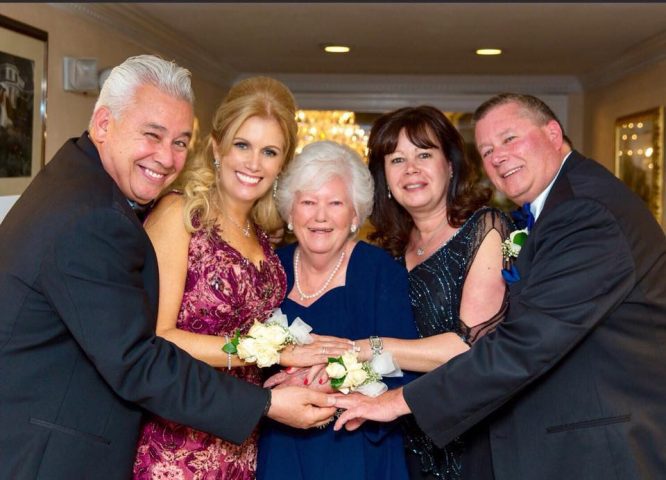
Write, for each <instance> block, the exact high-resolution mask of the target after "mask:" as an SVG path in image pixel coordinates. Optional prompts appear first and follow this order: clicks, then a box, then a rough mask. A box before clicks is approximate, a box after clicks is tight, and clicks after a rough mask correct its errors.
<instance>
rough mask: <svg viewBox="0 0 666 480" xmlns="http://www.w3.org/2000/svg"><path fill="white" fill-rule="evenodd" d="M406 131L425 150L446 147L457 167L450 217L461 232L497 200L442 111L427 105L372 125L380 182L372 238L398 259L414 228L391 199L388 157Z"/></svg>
mask: <svg viewBox="0 0 666 480" xmlns="http://www.w3.org/2000/svg"><path fill="white" fill-rule="evenodd" d="M403 129H404V130H405V134H406V135H407V138H409V140H410V141H411V142H412V143H413V144H414V145H416V146H417V147H419V148H440V147H441V149H442V152H444V156H445V157H446V159H447V160H448V161H449V162H450V164H451V168H452V169H453V177H452V178H451V181H450V182H449V188H448V191H447V192H446V215H447V220H448V222H449V224H450V225H451V226H454V227H459V226H461V225H462V224H463V223H464V222H465V220H467V219H468V218H469V217H470V215H471V214H472V213H474V212H475V211H476V210H477V209H479V208H480V207H482V206H483V205H485V204H486V203H487V202H488V201H489V200H490V197H491V195H492V191H491V189H490V188H488V187H485V186H482V185H480V184H479V183H478V180H479V172H478V169H477V168H475V165H474V164H473V162H471V161H470V159H468V158H467V156H466V155H465V143H464V140H463V138H462V136H461V135H460V133H459V132H458V130H456V128H455V127H454V126H453V124H452V123H451V122H450V121H449V120H448V119H447V118H446V116H445V115H444V114H443V113H442V112H441V111H440V110H438V109H436V108H434V107H431V106H428V105H422V106H420V107H405V108H401V109H398V110H395V111H393V112H389V113H386V114H384V115H382V116H381V117H379V118H378V119H377V120H376V121H375V122H374V124H373V125H372V129H371V130H370V137H369V139H368V150H369V153H368V160H369V167H370V173H372V177H373V179H374V181H375V196H374V209H373V212H372V215H371V216H370V221H371V222H372V224H373V226H374V227H375V231H374V232H373V233H371V234H370V235H369V238H370V240H372V241H375V242H377V243H378V244H379V245H380V246H381V247H382V248H385V249H386V250H388V251H389V252H391V253H392V254H393V255H395V256H399V255H403V254H404V253H405V249H406V247H407V243H408V241H409V234H410V232H411V230H412V228H413V226H414V222H413V220H412V217H411V216H410V215H409V213H407V211H406V210H405V209H404V208H403V207H402V206H401V205H400V204H398V203H397V202H396V201H395V200H393V199H389V198H388V187H387V185H386V174H385V171H384V156H385V155H388V154H390V153H393V152H394V151H395V149H396V146H397V144H398V136H399V134H400V132H401V131H402V130H403Z"/></svg>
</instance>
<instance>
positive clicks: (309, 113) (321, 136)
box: [296, 110, 368, 162]
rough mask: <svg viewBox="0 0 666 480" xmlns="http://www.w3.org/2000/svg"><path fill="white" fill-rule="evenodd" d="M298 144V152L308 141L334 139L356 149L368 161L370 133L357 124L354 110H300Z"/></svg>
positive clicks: (298, 112) (298, 114) (297, 116)
mask: <svg viewBox="0 0 666 480" xmlns="http://www.w3.org/2000/svg"><path fill="white" fill-rule="evenodd" d="M296 121H297V122H298V144H297V145H296V153H301V150H303V147H304V146H305V145H307V144H308V143H312V142H316V141H319V140H333V141H335V142H338V143H342V144H344V145H347V146H348V147H351V148H352V149H353V150H355V151H356V152H357V153H358V154H359V155H360V156H361V158H362V159H363V161H364V162H366V161H367V159H366V157H367V149H368V147H367V145H368V134H367V133H366V132H365V130H364V129H363V128H361V127H360V126H359V125H357V124H356V117H355V115H354V112H349V111H342V110H298V111H297V112H296Z"/></svg>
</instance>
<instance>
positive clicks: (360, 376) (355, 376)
mask: <svg viewBox="0 0 666 480" xmlns="http://www.w3.org/2000/svg"><path fill="white" fill-rule="evenodd" d="M367 379H368V374H367V372H366V371H365V370H363V369H362V368H359V369H356V370H351V371H348V372H347V376H346V377H345V379H344V381H343V382H342V387H343V388H344V387H348V388H355V387H358V386H359V385H361V384H363V382H365V381H366V380H367Z"/></svg>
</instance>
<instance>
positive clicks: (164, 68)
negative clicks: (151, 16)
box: [90, 55, 194, 127]
mask: <svg viewBox="0 0 666 480" xmlns="http://www.w3.org/2000/svg"><path fill="white" fill-rule="evenodd" d="M190 76H191V73H190V71H189V70H187V69H186V68H183V67H180V66H179V65H177V64H176V63H175V62H173V61H167V60H164V59H162V58H160V57H157V56H155V55H137V56H135V57H129V58H128V59H127V60H125V61H124V62H123V63H121V64H120V65H118V66H117V67H115V68H114V69H113V70H111V73H110V74H109V77H108V78H107V79H106V81H105V82H104V85H102V90H101V91H100V92H99V97H98V98H97V102H96V103H95V108H94V109H93V116H94V114H95V113H94V112H96V111H97V110H98V109H99V108H101V107H107V108H108V109H109V110H110V111H111V114H112V115H113V116H114V118H118V116H119V115H120V113H121V112H122V111H123V109H124V108H125V107H127V106H128V105H129V103H130V102H131V101H132V97H133V96H134V92H135V90H136V89H137V88H138V87H140V86H142V85H151V86H153V87H156V88H158V89H160V90H161V91H162V92H164V93H166V94H168V95H171V96H173V97H175V98H178V99H180V100H184V101H186V102H188V103H189V104H190V105H191V104H193V103H194V92H193V91H192V84H191V81H190ZM90 126H91V127H92V119H91V125H90Z"/></svg>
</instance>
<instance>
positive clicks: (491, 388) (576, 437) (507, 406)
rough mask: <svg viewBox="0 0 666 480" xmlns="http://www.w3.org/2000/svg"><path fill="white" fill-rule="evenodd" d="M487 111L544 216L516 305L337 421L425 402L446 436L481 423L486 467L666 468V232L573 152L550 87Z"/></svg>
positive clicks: (583, 474) (478, 454) (509, 166)
mask: <svg viewBox="0 0 666 480" xmlns="http://www.w3.org/2000/svg"><path fill="white" fill-rule="evenodd" d="M475 122H476V129H475V136H476V143H477V147H478V149H479V152H480V153H481V156H482V158H483V163H484V167H485V169H486V172H487V174H488V176H489V178H490V179H491V181H492V182H493V183H494V184H495V186H496V187H497V188H498V189H500V190H501V191H503V192H504V193H506V194H507V196H508V197H509V198H511V199H512V200H513V201H515V202H516V203H518V204H522V203H525V202H529V203H530V204H531V205H530V210H531V212H532V214H533V215H534V217H535V219H536V223H535V224H534V225H533V227H532V229H531V230H530V232H529V235H528V238H527V241H526V243H525V244H524V245H523V247H522V250H521V251H520V253H519V255H518V257H517V258H516V259H515V262H514V267H515V269H514V273H515V275H514V277H513V280H514V281H513V282H512V283H511V284H510V287H509V288H510V306H509V313H508V316H507V318H506V319H505V320H504V322H503V323H502V324H501V325H500V326H499V327H498V328H497V330H496V331H495V332H493V333H491V334H489V335H487V336H486V337H484V338H482V339H480V340H479V341H478V342H477V343H475V344H474V346H473V347H472V348H471V349H470V350H469V351H467V352H465V353H464V354H462V355H460V356H458V357H456V358H454V359H452V360H451V361H449V362H448V363H447V364H445V365H443V366H441V367H439V368H438V369H436V370H434V371H433V372H431V373H429V374H426V375H424V376H422V377H420V378H419V379H417V380H415V381H413V382H412V383H410V384H409V385H407V386H405V387H404V389H403V390H394V391H390V392H388V393H386V394H385V395H383V396H381V397H379V398H378V399H375V400H374V401H373V400H369V399H365V398H361V399H352V398H345V399H341V400H338V406H340V407H343V408H346V407H349V410H348V411H347V412H345V413H344V414H343V415H342V416H341V417H340V419H339V421H338V423H337V425H336V428H338V429H339V428H341V427H342V425H343V424H344V423H345V422H349V423H348V425H347V428H349V429H352V428H354V427H355V426H356V425H358V423H359V422H361V421H362V420H363V419H364V418H368V419H375V420H391V419H393V418H395V417H396V416H400V415H403V414H406V413H409V412H412V413H413V414H414V416H415V417H416V420H417V422H418V424H419V425H420V427H421V428H422V429H423V430H424V431H425V432H426V433H427V434H428V435H429V436H431V437H432V439H433V440H434V441H435V443H436V444H438V445H446V444H447V443H449V442H450V441H451V440H453V439H454V438H456V437H457V436H459V435H461V434H463V433H465V432H466V431H468V430H470V429H473V430H474V431H475V432H476V433H477V436H476V439H477V440H479V441H476V442H474V443H473V444H470V445H469V449H470V452H471V453H472V454H473V455H468V456H466V457H465V458H464V459H463V461H464V462H465V463H466V465H463V468H465V469H468V471H470V472H474V473H473V474H470V475H468V476H467V477H466V478H472V479H483V478H493V477H494V478H496V479H501V480H505V479H510V480H517V479H539V480H543V479H558V480H559V479H562V478H575V479H576V480H581V479H583V480H585V479H588V480H600V479H610V478H612V479H618V480H620V479H622V480H626V479H639V478H642V479H648V478H649V479H652V478H664V475H665V474H666V448H664V445H666V381H664V379H666V349H665V348H664V345H666V240H665V238H664V233H663V231H662V230H661V229H660V227H659V225H658V224H657V222H656V221H655V219H654V218H653V216H652V215H651V213H650V212H649V211H648V209H647V208H646V206H645V205H644V204H643V203H642V201H641V200H640V199H639V198H638V197H637V196H636V195H634V194H633V193H632V192H631V191H630V190H629V189H628V188H627V187H626V186H625V185H624V184H623V183H622V182H620V181H619V180H618V179H617V178H615V177H614V176H613V175H612V174H611V173H610V172H608V171H607V170H606V169H605V168H603V167H602V166H601V165H599V164H598V163H596V162H594V161H593V160H590V159H587V158H585V157H583V156H582V155H581V154H580V153H578V152H576V151H572V150H571V148H570V146H569V145H568V142H566V141H565V140H564V138H565V137H564V134H563V132H562V127H561V125H560V123H559V121H558V120H557V119H556V117H555V115H554V114H553V113H552V111H551V110H550V109H549V108H548V107H547V106H546V105H545V104H544V103H543V102H541V101H540V100H539V99H537V98H535V97H532V96H528V95H518V94H503V95H499V96H497V97H494V98H492V99H490V100H489V101H488V102H486V103H485V104H483V105H482V106H481V107H479V109H478V110H477V111H476V113H475ZM484 430H485V433H486V435H478V432H479V431H484ZM484 446H485V448H483V447H484Z"/></svg>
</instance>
